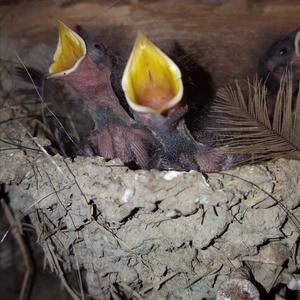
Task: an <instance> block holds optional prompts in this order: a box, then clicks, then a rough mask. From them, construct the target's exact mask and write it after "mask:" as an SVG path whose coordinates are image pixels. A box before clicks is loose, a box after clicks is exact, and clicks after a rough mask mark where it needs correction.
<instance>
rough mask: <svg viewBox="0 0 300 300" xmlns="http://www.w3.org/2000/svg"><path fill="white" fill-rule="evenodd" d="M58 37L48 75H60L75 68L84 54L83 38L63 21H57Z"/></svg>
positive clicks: (51, 76)
mask: <svg viewBox="0 0 300 300" xmlns="http://www.w3.org/2000/svg"><path fill="white" fill-rule="evenodd" d="M58 32H59V38H58V43H57V47H56V51H55V53H54V57H53V63H52V64H51V66H50V68H49V73H48V77H50V78H53V77H60V76H64V75H67V74H69V73H71V72H73V71H75V70H76V69H77V67H78V66H79V64H80V62H81V61H82V60H83V58H84V57H85V55H86V45H85V42H84V40H83V39H82V38H81V37H80V36H79V35H78V34H77V33H76V32H74V31H73V30H71V29H70V28H69V27H67V26H66V25H65V24H64V23H62V22H60V21H58Z"/></svg>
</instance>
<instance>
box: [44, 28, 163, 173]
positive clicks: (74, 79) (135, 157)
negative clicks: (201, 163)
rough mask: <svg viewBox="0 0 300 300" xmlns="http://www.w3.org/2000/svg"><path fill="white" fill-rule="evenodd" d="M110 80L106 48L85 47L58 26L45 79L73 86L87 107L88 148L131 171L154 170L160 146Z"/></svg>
mask: <svg viewBox="0 0 300 300" xmlns="http://www.w3.org/2000/svg"><path fill="white" fill-rule="evenodd" d="M110 76H111V66H110V58H109V56H108V55H107V53H106V49H105V47H103V45H100V44H87V43H86V42H85V41H84V40H83V39H82V38H81V36H80V35H78V34H77V33H75V32H74V31H72V30H71V29H70V28H68V27H67V26H66V25H64V24H63V23H61V22H60V23H59V41H58V45H57V49H56V52H55V54H54V62H53V63H52V65H51V66H50V68H49V77H48V78H49V79H50V80H55V81H59V82H62V83H67V84H68V85H70V86H72V87H73V88H74V89H75V90H76V91H77V92H78V93H79V94H80V96H81V97H82V98H83V101H84V102H85V103H86V105H87V106H88V108H89V110H90V112H91V114H92V117H93V119H94V121H95V130H94V131H93V133H92V134H91V136H90V137H89V141H88V144H89V146H91V148H92V149H93V151H94V152H95V154H98V155H101V156H102V157H104V158H106V159H112V158H120V159H121V160H122V161H123V162H124V163H125V164H127V165H130V166H133V167H142V168H151V167H156V165H157V161H158V160H159V156H160V154H159V153H160V145H159V143H157V142H156V139H155V138H154V137H153V135H152V133H151V132H150V131H149V130H148V129H147V128H145V127H144V126H142V125H140V124H138V123H137V122H135V121H134V120H133V119H131V118H130V117H129V115H128V114H127V113H126V111H125V110H124V109H123V108H122V106H121V105H120V103H119V101H118V99H117V98H116V96H115V94H114V91H113V89H112V87H111V82H110Z"/></svg>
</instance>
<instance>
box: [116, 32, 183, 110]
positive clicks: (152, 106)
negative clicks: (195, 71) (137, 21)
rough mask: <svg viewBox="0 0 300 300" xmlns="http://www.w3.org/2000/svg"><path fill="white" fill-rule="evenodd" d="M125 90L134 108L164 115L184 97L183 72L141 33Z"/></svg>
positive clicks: (126, 71)
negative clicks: (163, 113) (164, 112)
mask: <svg viewBox="0 0 300 300" xmlns="http://www.w3.org/2000/svg"><path fill="white" fill-rule="evenodd" d="M122 88H123V90H124V93H125V96H126V99H127V102H128V104H129V105H130V107H131V108H132V109H133V110H135V111H138V112H145V113H158V114H160V113H162V112H163V111H165V110H167V109H169V108H171V107H174V106H175V105H176V104H177V103H178V102H180V100H181V99H182V95H183V84H182V80H181V72H180V70H179V68H178V67H177V65H176V64H175V63H174V62H173V61H172V60H171V59H170V58H169V57H168V56H167V55H166V54H164V53H163V52H162V51H161V50H160V49H158V48H157V47H156V46H155V45H154V44H153V43H151V42H150V41H149V40H148V39H147V38H146V37H145V36H144V35H143V34H142V33H141V32H139V33H138V34H137V38H136V41H135V44H134V47H133V50H132V52H131V55H130V58H129V60H128V62H127V65H126V68H125V71H124V74H123V78H122Z"/></svg>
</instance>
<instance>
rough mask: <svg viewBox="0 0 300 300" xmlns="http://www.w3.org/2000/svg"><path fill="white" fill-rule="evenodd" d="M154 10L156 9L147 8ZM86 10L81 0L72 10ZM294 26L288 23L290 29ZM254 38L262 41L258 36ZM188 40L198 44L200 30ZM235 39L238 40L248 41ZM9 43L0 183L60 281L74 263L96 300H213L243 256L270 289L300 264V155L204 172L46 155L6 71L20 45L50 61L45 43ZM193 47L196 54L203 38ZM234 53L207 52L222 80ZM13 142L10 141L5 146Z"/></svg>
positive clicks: (26, 53) (40, 62)
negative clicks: (225, 55) (35, 235)
mask: <svg viewBox="0 0 300 300" xmlns="http://www.w3.org/2000/svg"><path fill="white" fill-rule="evenodd" d="M233 2H234V1H233ZM240 2H243V1H240ZM243 3H244V4H245V5H246V4H247V2H246V1H245V2H243ZM82 5H83V4H82ZM165 5H167V4H165ZM232 5H233V4H232ZM179 6H180V5H179ZM93 7H94V6H93ZM230 7H231V8H232V7H233V6H229V8H228V7H227V8H226V6H224V7H218V8H214V9H215V10H217V9H219V10H222V9H223V13H224V16H225V17H224V18H226V10H227V9H230ZM148 8H152V9H153V7H152V6H151V5H150V6H149V7H148ZM180 8H181V6H180V7H178V8H177V9H180ZM80 9H81V6H80V5H79V6H78V7H77V6H75V8H74V10H73V13H74V15H73V16H75V15H76V13H78V10H80ZM128 9H129V8H128V7H123V6H120V7H116V8H115V10H117V11H119V13H120V14H121V15H122V16H123V18H122V19H121V20H123V21H122V22H124V23H125V26H126V22H127V23H130V22H129V21H128V20H127V19H126V18H125V17H124V15H127V14H128ZM203 9H204V10H203V11H204V12H205V9H206V10H210V9H211V8H210V7H205V6H204V8H203ZM89 11H90V10H89ZM109 11H110V13H111V10H109ZM71 12H72V10H71ZM125 12H126V13H125ZM173 12H174V11H173ZM204 12H202V14H203V16H204V17H203V18H205V14H204ZM148 13H149V14H151V10H150V12H149V11H148ZM133 15H134V16H138V17H137V18H140V17H141V11H140V10H139V9H137V10H133ZM275 15H276V10H275ZM77 16H78V15H77ZM160 17H161V18H162V16H156V18H157V19H159V18H160ZM219 17H220V16H219ZM23 18H26V14H25V16H23ZM106 18H108V16H106ZM240 18H241V16H238V17H236V19H235V20H234V21H233V23H234V22H238V20H240ZM248 18H250V17H249V16H248ZM259 18H260V17H258V19H259ZM267 18H268V17H267ZM269 18H270V17H269ZM283 18H285V17H283ZM124 20H125V21H124ZM126 20H127V21H126ZM177 21H178V19H177ZM33 22H34V21H33ZM111 22H112V21H111ZM161 22H162V23H163V22H165V21H161ZM174 22H175V21H174ZM213 22H215V23H214V24H211V25H208V26H212V27H213V26H214V25H216V24H217V23H218V22H220V21H219V20H218V18H216V19H213V21H212V23H213ZM274 22H275V21H273V25H274ZM293 22H294V23H296V21H293V20H291V21H290V23H289V25H287V24H285V26H286V27H288V26H293V25H294V24H293ZM166 24H167V26H166V31H164V32H160V38H161V40H162V41H163V40H165V39H166V35H167V34H168V30H167V28H169V30H170V28H171V27H172V26H171V25H170V24H172V23H170V22H166ZM245 24H246V23H244V25H243V23H242V26H245ZM90 25H93V24H90ZM122 25H124V24H122ZM127 25H128V24H127ZM140 25H141V26H142V24H141V23H140ZM188 25H189V26H191V25H190V24H188ZM45 26H46V25H45ZM144 26H145V28H146V25H145V24H144ZM231 26H234V25H231ZM257 26H262V25H257ZM269 26H271V25H269ZM275 26H276V24H275ZM277 26H278V27H279V23H278V24H277ZM283 27H284V26H283ZM39 28H42V29H41V30H43V27H42V26H41V27H39ZM148 28H149V27H148ZM11 30H12V31H13V29H11ZM118 30H119V29H116V31H118ZM221 31H224V32H226V28H223V29H222V30H221ZM150 32H151V28H150ZM152 34H153V35H155V30H153V32H152ZM173 34H174V33H173ZM182 34H183V33H182ZM219 34H220V33H219ZM227 34H228V35H232V36H233V35H234V33H232V32H230V33H227ZM255 34H256V37H257V40H259V39H260V38H261V39H262V37H258V35H257V33H255ZM255 34H254V33H253V35H255ZM211 35H212V36H213V30H211ZM37 36H38V34H37ZM192 36H193V39H195V40H196V37H197V34H196V33H195V32H194V33H193V34H192ZM220 36H221V34H220ZM220 36H218V38H219V37H220ZM240 36H241V38H240V39H239V40H238V41H236V43H244V41H245V40H246V39H248V38H249V37H247V38H246V37H243V34H241V35H240ZM202 38H203V36H202ZM200 40H201V34H200ZM212 40H216V39H215V38H213V37H212ZM233 40H234V39H233V38H232V39H231V41H233ZM190 43H191V42H190ZM4 44H5V45H6V46H5V47H6V48H5V49H6V51H5V52H3V51H1V58H2V60H3V61H8V63H7V64H3V68H2V69H1V74H0V76H1V91H0V93H1V95H0V99H1V103H2V105H1V114H0V122H1V133H0V136H1V139H2V140H1V141H0V148H1V152H0V156H1V159H0V182H2V183H6V184H7V186H6V189H7V191H8V192H9V196H10V199H11V206H12V208H13V210H14V212H15V214H16V217H17V218H20V219H21V218H22V217H23V216H24V215H27V214H28V215H29V217H30V220H31V222H32V224H33V225H34V227H35V229H36V231H37V233H38V242H39V244H40V245H41V246H42V247H43V250H44V252H45V255H46V257H47V260H48V263H49V266H50V268H51V270H53V271H55V272H56V273H57V274H59V275H60V277H61V278H62V279H63V278H65V274H66V273H68V272H69V271H71V270H81V274H82V280H84V281H85V282H86V285H87V290H88V293H89V294H90V295H91V296H92V297H94V298H96V299H110V297H114V299H119V298H122V297H125V295H126V297H128V298H130V297H133V298H137V299H143V298H145V299H165V298H167V299H199V296H200V297H201V298H200V299H202V298H206V299H215V293H216V292H215V291H216V290H217V289H218V287H219V285H220V284H221V283H222V282H223V281H224V280H225V279H226V278H228V277H229V275H230V273H231V272H232V270H234V269H235V268H238V267H239V266H240V265H241V264H242V263H243V262H244V263H246V264H247V265H248V266H249V267H250V269H251V271H252V274H253V277H254V279H255V281H256V282H258V283H259V284H260V285H261V286H262V287H263V288H264V290H265V291H267V292H268V291H269V290H271V289H272V287H273V286H275V285H276V284H278V283H287V282H288V281H289V280H290V279H291V278H293V276H294V275H292V274H293V273H294V272H296V270H297V269H298V264H297V261H298V260H299V257H298V255H299V254H298V252H297V247H296V245H297V240H298V237H299V221H298V219H299V214H300V210H299V202H300V189H299V179H300V166H299V164H300V163H299V161H288V160H283V159H282V160H278V161H277V162H274V163H268V164H264V165H258V166H246V167H243V168H238V169H235V170H231V171H227V172H224V173H214V174H201V173H198V172H174V171H169V172H167V171H166V172H159V171H155V170H152V171H143V170H139V171H132V170H129V169H128V168H127V167H124V166H123V165H122V164H121V162H120V161H118V160H116V161H109V162H105V161H104V160H102V159H101V158H83V157H78V158H76V159H75V160H74V161H71V160H70V159H66V158H63V157H61V156H59V155H55V156H52V157H51V156H49V155H48V154H47V153H45V152H44V147H46V146H48V145H49V141H48V140H46V139H44V138H33V137H32V136H31V133H30V130H29V128H30V127H29V126H28V125H29V123H30V122H31V121H30V122H28V121H26V123H24V122H23V121H22V119H19V118H23V117H27V116H28V115H29V114H30V113H32V111H31V109H29V108H28V106H26V105H25V108H24V105H22V106H21V105H20V100H19V98H18V95H17V94H16V93H15V91H16V89H18V88H20V87H22V83H21V82H19V81H18V80H17V78H15V77H14V75H13V74H12V72H11V70H12V67H13V66H14V65H15V64H18V63H19V62H18V59H17V58H16V57H15V56H14V52H15V49H18V54H19V56H20V57H22V60H23V61H24V62H25V63H27V64H29V65H33V66H35V67H40V68H45V66H46V65H47V63H48V61H49V57H50V56H49V53H50V51H49V48H48V47H47V46H45V45H41V44H40V45H38V46H35V47H33V46H32V44H31V43H30V42H28V41H21V42H20V41H18V42H16V40H14V39H7V38H2V40H1V45H4ZM208 46H209V43H208ZM251 47H253V48H254V46H251ZM2 49H3V47H2ZM8 49H11V51H7V50H8ZM189 49H194V51H196V50H197V46H196V47H195V48H193V47H190V46H189ZM202 51H203V49H202ZM217 51H219V50H218V49H217ZM220 51H221V50H220ZM222 51H223V50H222ZM237 51H242V50H237ZM248 51H249V53H250V52H251V50H248ZM255 51H257V52H259V50H257V49H256V50H255ZM216 54H218V53H216ZM206 55H208V54H206ZM232 55H233V54H232ZM244 55H245V53H244V54H243V55H242V57H241V58H238V59H241V60H242V59H243V57H244ZM251 55H253V54H251ZM251 55H250V56H251ZM38 57H39V59H37V58H38ZM227 59H228V60H229V62H226V60H225V59H224V60H223V61H222V60H221V61H214V62H212V63H211V64H210V59H207V60H205V59H204V64H207V65H210V68H213V69H216V70H217V72H216V73H214V74H216V75H215V79H216V82H217V84H218V83H220V82H222V81H224V78H225V76H226V75H225V71H224V70H226V69H227V70H228V69H230V64H232V62H230V57H228V58H227ZM199 60H200V58H199ZM247 68H248V70H247V73H251V70H249V68H250V69H251V67H249V66H248V67H247V66H246V64H244V65H243V66H242V67H241V68H240V69H238V68H237V66H235V67H232V68H231V69H230V72H229V73H230V74H229V76H232V77H235V76H237V74H238V72H240V73H243V74H247V73H246V72H245V69H247ZM8 120H11V121H9V122H8ZM8 137H9V138H8ZM7 140H9V141H10V142H13V144H12V145H10V146H9V147H8V144H7ZM4 150H5V151H4ZM74 289H78V290H79V287H76V286H75V287H74ZM73 297H77V296H76V295H75V294H73ZM118 297H119V298H118Z"/></svg>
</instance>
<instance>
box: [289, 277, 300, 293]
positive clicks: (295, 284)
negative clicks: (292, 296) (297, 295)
mask: <svg viewBox="0 0 300 300" xmlns="http://www.w3.org/2000/svg"><path fill="white" fill-rule="evenodd" d="M287 286H288V288H289V289H290V290H292V291H300V278H298V279H296V278H292V279H291V280H290V281H289V282H288V285H287Z"/></svg>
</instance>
